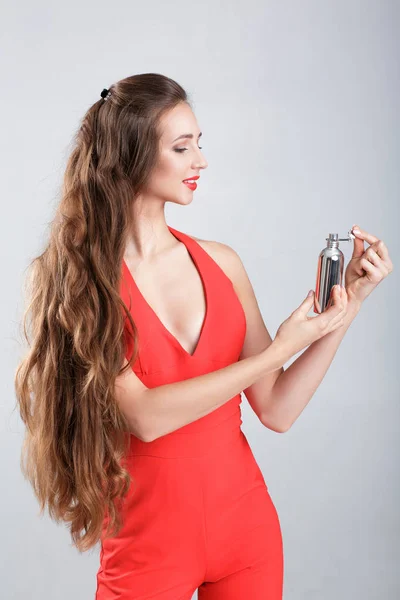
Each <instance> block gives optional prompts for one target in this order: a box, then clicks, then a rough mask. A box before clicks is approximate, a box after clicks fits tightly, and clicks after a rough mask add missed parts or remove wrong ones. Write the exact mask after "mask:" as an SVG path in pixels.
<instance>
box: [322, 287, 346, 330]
mask: <svg viewBox="0 0 400 600" xmlns="http://www.w3.org/2000/svg"><path fill="white" fill-rule="evenodd" d="M330 302H331V304H330V305H328V307H327V308H326V309H325V310H324V312H323V313H322V314H321V323H322V324H323V323H325V324H326V326H327V325H328V324H329V322H330V321H331V320H332V319H334V318H335V317H336V316H337V315H338V314H340V313H341V311H342V309H343V307H342V303H341V297H340V289H339V288H337V287H336V286H334V287H333V288H332V292H331V296H330Z"/></svg>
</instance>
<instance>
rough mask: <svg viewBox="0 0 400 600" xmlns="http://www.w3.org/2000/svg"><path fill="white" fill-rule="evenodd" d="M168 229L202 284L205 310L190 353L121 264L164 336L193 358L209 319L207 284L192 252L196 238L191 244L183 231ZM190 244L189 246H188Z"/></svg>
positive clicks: (129, 272) (127, 269)
mask: <svg viewBox="0 0 400 600" xmlns="http://www.w3.org/2000/svg"><path fill="white" fill-rule="evenodd" d="M167 227H168V229H169V230H170V232H171V233H172V235H173V236H174V237H175V238H176V239H178V240H179V241H180V242H182V243H183V245H184V246H185V248H186V250H187V252H188V254H189V256H190V257H191V259H192V261H193V263H194V265H195V267H196V269H197V272H198V274H199V276H200V279H201V282H202V285H203V293H204V299H205V305H206V310H205V315H204V319H203V323H202V325H201V329H200V334H199V339H198V341H197V344H196V347H195V349H194V351H193V352H192V354H191V353H190V352H188V351H187V350H186V349H185V348H184V347H183V346H182V344H181V343H180V341H179V340H178V339H177V338H176V337H175V336H174V335H173V334H172V333H171V332H170V330H169V329H167V327H166V326H165V325H164V323H163V322H162V321H161V319H160V317H159V316H158V315H157V313H156V312H155V310H154V309H153V308H152V307H151V306H150V304H149V303H148V302H147V300H146V298H145V297H144V296H143V294H142V292H141V291H140V290H139V288H138V286H137V284H136V281H135V279H134V277H133V275H132V273H131V271H130V270H129V268H128V265H127V264H126V262H125V260H124V259H122V264H123V266H124V269H125V272H126V274H127V275H128V278H129V281H130V282H131V284H132V287H133V289H134V290H135V292H136V295H137V297H138V298H139V299H140V301H141V302H142V304H143V305H144V306H145V308H146V309H147V311H148V312H149V313H150V314H151V315H152V316H153V318H154V319H155V321H156V322H157V324H158V325H159V326H160V328H161V329H162V331H164V333H165V334H166V336H167V337H168V338H169V339H170V341H171V342H172V343H173V344H175V345H176V346H177V347H178V348H179V350H181V352H183V353H184V354H185V356H187V357H189V358H195V357H196V356H197V355H198V354H199V350H200V349H201V346H202V343H203V338H204V336H205V333H206V326H207V323H208V320H209V312H210V306H209V292H208V286H207V280H206V278H205V277H204V275H203V273H202V269H201V266H200V264H199V261H198V258H197V256H196V253H195V252H193V246H194V244H196V240H193V242H194V244H193V245H192V246H191V243H190V240H189V239H188V238H187V237H186V235H185V234H184V233H181V232H180V231H178V230H177V229H174V228H173V227H170V226H169V225H167ZM190 246H191V247H190Z"/></svg>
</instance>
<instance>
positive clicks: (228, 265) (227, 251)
mask: <svg viewBox="0 0 400 600" xmlns="http://www.w3.org/2000/svg"><path fill="white" fill-rule="evenodd" d="M186 235H189V234H186ZM189 237H190V238H192V239H193V240H195V241H196V242H197V243H198V244H199V246H201V248H203V250H205V251H206V252H207V254H209V256H211V258H212V259H213V260H215V262H216V263H217V265H218V266H219V267H220V268H221V269H222V270H223V271H224V273H225V275H227V277H229V279H230V280H231V281H232V282H234V281H235V273H237V270H238V269H239V268H240V265H241V260H240V257H239V255H238V253H237V252H236V251H235V250H234V249H233V248H232V247H231V246H229V245H228V244H225V243H224V242H218V241H215V240H205V239H203V238H198V237H196V236H194V235H189Z"/></svg>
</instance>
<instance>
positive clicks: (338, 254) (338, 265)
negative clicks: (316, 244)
mask: <svg viewBox="0 0 400 600" xmlns="http://www.w3.org/2000/svg"><path fill="white" fill-rule="evenodd" d="M354 238H355V236H354V234H353V233H352V232H351V230H350V231H349V232H348V237H347V238H339V235H338V234H337V233H330V234H329V236H328V237H327V238H325V239H326V241H327V245H326V248H324V249H323V250H322V251H321V253H320V255H319V258H318V268H317V282H316V286H315V296H314V312H315V313H318V314H321V313H322V312H324V310H325V309H326V308H327V307H328V306H329V303H330V299H331V298H330V296H331V291H332V288H333V286H334V285H337V284H340V285H342V282H343V268H344V254H343V252H342V251H341V250H340V248H339V242H350V241H351V240H353V239H354Z"/></svg>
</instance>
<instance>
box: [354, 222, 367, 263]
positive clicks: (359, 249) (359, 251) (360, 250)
mask: <svg viewBox="0 0 400 600" xmlns="http://www.w3.org/2000/svg"><path fill="white" fill-rule="evenodd" d="M354 227H357V225H353V229H354ZM353 229H352V232H353V233H354V236H355V237H354V240H353V244H354V245H353V254H352V258H360V256H362V255H363V254H364V252H365V246H364V240H363V239H362V238H361V237H356V232H355V231H354V230H353Z"/></svg>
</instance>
